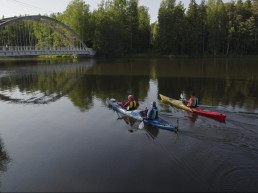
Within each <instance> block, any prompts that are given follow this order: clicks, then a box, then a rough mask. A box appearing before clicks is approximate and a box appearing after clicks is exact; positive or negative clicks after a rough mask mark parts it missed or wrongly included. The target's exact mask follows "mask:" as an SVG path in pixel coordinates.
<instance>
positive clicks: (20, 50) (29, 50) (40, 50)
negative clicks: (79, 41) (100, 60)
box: [0, 45, 96, 57]
mask: <svg viewBox="0 0 258 193" xmlns="http://www.w3.org/2000/svg"><path fill="white" fill-rule="evenodd" d="M95 53H96V52H95V51H94V50H93V49H92V48H82V47H81V48H76V47H39V46H8V45H6V46H0V57H1V56H27V55H28V56H30V55H48V54H49V55H50V54H78V55H92V56H93V55H95Z"/></svg>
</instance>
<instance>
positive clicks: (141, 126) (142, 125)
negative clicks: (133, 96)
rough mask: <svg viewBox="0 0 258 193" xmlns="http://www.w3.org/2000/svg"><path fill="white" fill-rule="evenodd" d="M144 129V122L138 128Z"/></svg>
mask: <svg viewBox="0 0 258 193" xmlns="http://www.w3.org/2000/svg"><path fill="white" fill-rule="evenodd" d="M143 128H144V121H143V120H142V121H141V122H140V124H139V126H138V129H143Z"/></svg>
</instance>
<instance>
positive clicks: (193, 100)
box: [187, 92, 198, 108]
mask: <svg viewBox="0 0 258 193" xmlns="http://www.w3.org/2000/svg"><path fill="white" fill-rule="evenodd" d="M187 106H188V107H192V108H193V107H198V98H197V97H196V96H195V93H194V92H192V93H191V97H190V99H189V101H188V103H187Z"/></svg>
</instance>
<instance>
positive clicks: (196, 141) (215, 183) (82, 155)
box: [0, 57, 258, 192]
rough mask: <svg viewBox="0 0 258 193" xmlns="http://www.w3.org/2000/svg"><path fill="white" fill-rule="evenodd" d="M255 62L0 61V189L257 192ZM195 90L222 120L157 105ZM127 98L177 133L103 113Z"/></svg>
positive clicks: (257, 70)
mask: <svg viewBox="0 0 258 193" xmlns="http://www.w3.org/2000/svg"><path fill="white" fill-rule="evenodd" d="M257 64H258V59H257V58H251V57H250V58H229V59H222V58H219V59H218V58H217V59H188V58H185V59H182V58H181V59H176V58H149V59H146V58H135V59H132V58H130V59H119V60H101V59H78V60H65V59H63V60H47V59H41V60H33V59H20V60H10V59H9V60H6V61H0V110H1V111H0V112H1V116H0V147H1V148H0V191H2V192H13V191H14V192H22V191H30V192H35V191H36V192H38V191H43V192H55V191H69V192H73V191H80V192H85V191H90V192H116V191H120V192H121V191H122V192H125V191H131V192H132V191H137V192H141V191H144V192H152V191H155V192H157V191H159V192H161V191H169V192H179V191H181V192H182V191H183V192H197V191H198V192H200V191H202V192H208V191H212V192H226V191H227V192H229V191H230V192H236V191H241V192H243V191H245V192H247V191H257V190H258V164H257V163H258V65H257ZM192 90H194V91H195V92H196V95H197V96H198V98H199V103H200V105H201V106H202V107H205V108H207V109H208V110H214V111H217V112H221V113H225V114H226V115H227V118H226V120H225V121H224V122H221V121H217V120H215V119H211V118H207V117H203V116H200V115H198V116H197V115H195V114H191V113H187V112H184V111H182V110H180V109H177V108H175V107H173V106H170V105H169V104H166V103H164V102H162V101H161V100H160V98H159V95H158V94H159V93H161V94H163V95H166V96H169V97H172V98H175V99H179V97H180V93H185V95H186V97H187V98H188V97H189V94H190V92H191V91H192ZM128 94H133V95H134V96H135V98H136V99H137V100H138V101H139V103H140V108H141V109H143V108H145V107H146V106H149V104H150V103H151V101H153V100H155V101H157V104H158V107H159V108H160V116H161V117H162V118H164V119H165V120H166V121H168V122H169V123H170V124H172V125H176V124H177V122H178V125H179V132H178V133H175V132H170V131H166V130H161V129H157V128H151V127H148V126H145V127H144V129H142V130H139V129H138V125H139V124H140V123H139V122H137V121H134V120H132V119H128V118H127V117H123V116H122V115H120V114H117V113H116V112H114V111H113V110H112V109H111V108H109V107H108V106H107V105H106V99H107V98H108V97H112V98H116V99H117V100H118V101H124V100H125V99H126V97H127V95H128Z"/></svg>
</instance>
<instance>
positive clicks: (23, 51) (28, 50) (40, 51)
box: [0, 15, 96, 57]
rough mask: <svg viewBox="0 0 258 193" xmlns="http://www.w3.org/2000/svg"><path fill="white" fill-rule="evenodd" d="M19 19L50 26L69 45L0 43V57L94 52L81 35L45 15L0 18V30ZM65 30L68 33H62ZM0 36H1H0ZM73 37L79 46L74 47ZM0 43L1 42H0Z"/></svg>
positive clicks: (90, 53)
mask: <svg viewBox="0 0 258 193" xmlns="http://www.w3.org/2000/svg"><path fill="white" fill-rule="evenodd" d="M19 21H35V22H38V23H41V24H43V25H44V26H46V27H49V28H51V29H52V30H53V31H54V32H57V33H58V34H59V35H61V36H62V38H64V39H65V40H66V42H67V43H68V44H69V46H63V47H56V46H47V47H44V46H35V45H33V46H32V45H29V46H28V45H26V46H19V45H7V44H6V45H2V46H1V45H0V57H5V56H33V55H51V54H56V55H60V54H77V55H90V56H93V55H95V54H96V52H95V51H94V50H93V49H92V48H89V47H87V46H86V44H85V43H84V42H83V40H82V39H81V37H80V36H79V35H78V34H77V33H76V32H75V31H73V30H72V29H71V28H70V27H68V26H67V25H65V24H63V23H62V22H60V21H58V20H56V19H54V18H51V17H47V16H41V15H33V16H20V17H10V18H4V19H1V20H0V32H1V30H2V29H4V28H5V27H7V26H11V25H12V24H14V23H16V22H19ZM53 24H54V25H53ZM61 29H62V30H66V31H67V32H69V34H70V36H69V34H67V33H64V32H63V31H62V30H61ZM0 34H1V33H0ZM0 38H1V37H0ZM74 39H76V41H77V42H79V44H80V46H79V47H78V46H77V47H76V46H75V45H74V43H73V42H74ZM0 43H1V42H0Z"/></svg>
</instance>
